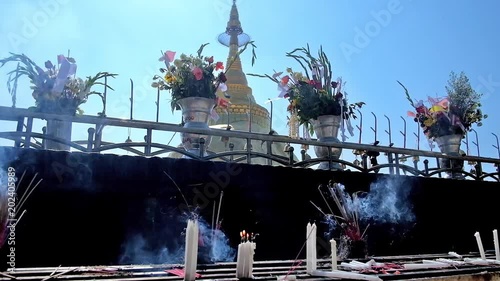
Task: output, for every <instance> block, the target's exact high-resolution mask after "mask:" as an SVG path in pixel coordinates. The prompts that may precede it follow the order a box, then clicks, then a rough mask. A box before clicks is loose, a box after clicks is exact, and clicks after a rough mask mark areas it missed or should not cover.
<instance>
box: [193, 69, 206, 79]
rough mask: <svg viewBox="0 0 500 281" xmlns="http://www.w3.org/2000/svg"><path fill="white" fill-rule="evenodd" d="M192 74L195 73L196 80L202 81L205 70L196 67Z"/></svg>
mask: <svg viewBox="0 0 500 281" xmlns="http://www.w3.org/2000/svg"><path fill="white" fill-rule="evenodd" d="M191 72H192V73H193V75H194V78H195V79H196V80H201V79H202V78H203V70H201V68H199V67H195V68H193V70H191Z"/></svg>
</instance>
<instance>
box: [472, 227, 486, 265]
mask: <svg viewBox="0 0 500 281" xmlns="http://www.w3.org/2000/svg"><path fill="white" fill-rule="evenodd" d="M474 236H476V241H477V247H478V248H479V254H480V255H481V259H483V260H485V259H486V255H485V254H484V248H483V242H481V235H479V232H476V233H474Z"/></svg>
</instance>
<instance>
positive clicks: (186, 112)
mask: <svg viewBox="0 0 500 281" xmlns="http://www.w3.org/2000/svg"><path fill="white" fill-rule="evenodd" d="M177 104H178V105H179V106H180V107H181V111H182V121H183V122H184V128H193V129H210V127H209V126H208V121H209V119H210V113H211V112H212V109H213V108H214V107H215V100H214V99H208V98H201V97H189V98H184V99H180V100H179V101H178V102H177ZM181 138H182V146H183V147H184V149H185V150H186V151H188V152H190V153H193V154H195V155H200V149H201V146H200V141H201V139H204V140H205V144H204V149H207V148H208V146H209V145H210V142H211V140H212V136H210V135H203V134H193V133H181ZM205 155H206V153H205ZM183 158H189V157H183Z"/></svg>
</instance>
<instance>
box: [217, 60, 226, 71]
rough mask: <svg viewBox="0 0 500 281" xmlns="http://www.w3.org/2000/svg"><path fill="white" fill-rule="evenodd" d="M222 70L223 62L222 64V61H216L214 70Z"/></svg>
mask: <svg viewBox="0 0 500 281" xmlns="http://www.w3.org/2000/svg"><path fill="white" fill-rule="evenodd" d="M219 69H220V70H222V69H224V64H222V62H220V61H218V62H217V63H216V64H215V70H219Z"/></svg>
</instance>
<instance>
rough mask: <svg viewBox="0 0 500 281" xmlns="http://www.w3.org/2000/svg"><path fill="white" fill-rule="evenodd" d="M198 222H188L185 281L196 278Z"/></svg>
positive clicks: (191, 280)
mask: <svg viewBox="0 0 500 281" xmlns="http://www.w3.org/2000/svg"><path fill="white" fill-rule="evenodd" d="M198 239H199V228H198V221H196V220H188V223H187V228H186V252H185V256H184V263H185V264H184V280H185V281H193V280H195V278H196V267H197V262H198Z"/></svg>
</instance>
